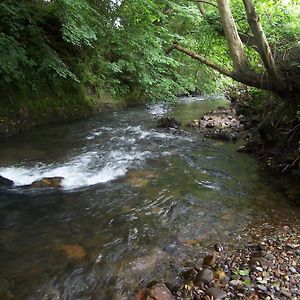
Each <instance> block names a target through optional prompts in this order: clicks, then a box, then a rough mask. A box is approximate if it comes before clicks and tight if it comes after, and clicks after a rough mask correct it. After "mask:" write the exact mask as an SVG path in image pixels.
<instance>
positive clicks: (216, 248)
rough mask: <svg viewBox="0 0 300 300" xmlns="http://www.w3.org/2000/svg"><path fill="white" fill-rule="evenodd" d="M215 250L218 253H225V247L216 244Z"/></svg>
mask: <svg viewBox="0 0 300 300" xmlns="http://www.w3.org/2000/svg"><path fill="white" fill-rule="evenodd" d="M215 250H216V251H217V252H223V251H224V247H223V245H222V244H220V243H216V244H215Z"/></svg>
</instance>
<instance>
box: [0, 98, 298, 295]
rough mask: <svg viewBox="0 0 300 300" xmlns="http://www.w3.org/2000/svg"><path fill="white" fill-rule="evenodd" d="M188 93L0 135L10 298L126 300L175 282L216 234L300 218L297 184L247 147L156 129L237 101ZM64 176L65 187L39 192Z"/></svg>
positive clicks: (234, 238)
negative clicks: (166, 120)
mask: <svg viewBox="0 0 300 300" xmlns="http://www.w3.org/2000/svg"><path fill="white" fill-rule="evenodd" d="M202 100H203V99H201V98H185V99H182V100H181V101H180V102H179V104H178V105H177V106H176V107H173V108H168V107H166V106H164V105H156V106H152V107H148V108H134V109H129V110H126V111H120V112H114V113H105V114H100V115H98V116H96V117H94V118H93V119H90V120H86V121H81V122H76V123H70V124H62V125H55V126H51V127H47V128H39V129H35V130H32V131H30V132H26V133H23V134H21V135H19V136H16V137H12V138H10V139H7V140H4V141H2V142H1V148H0V157H1V161H0V175H2V176H5V177H7V178H10V179H12V180H14V182H15V186H14V187H13V188H10V189H2V190H0V265H1V269H0V296H1V297H0V298H1V299H127V297H128V296H129V295H130V294H131V293H132V291H133V290H134V289H135V288H137V287H138V286H139V285H141V284H142V283H143V282H146V281H149V280H152V279H155V278H160V279H166V280H168V279H170V280H171V279H172V278H173V277H174V276H175V274H177V272H178V271H179V270H180V268H181V267H182V266H183V265H185V264H186V263H188V262H189V261H190V260H195V259H197V256H200V253H202V252H205V251H209V249H211V247H212V246H213V245H214V243H216V242H217V241H221V242H224V243H225V244H226V245H228V247H229V246H230V245H231V246H230V247H234V244H236V243H238V242H239V241H240V243H242V240H243V236H245V235H247V234H249V232H250V233H251V228H252V227H253V226H255V224H257V223H259V222H261V220H264V222H267V221H268V220H274V219H275V218H277V219H280V220H285V219H288V218H291V217H299V216H300V208H299V206H296V201H295V200H297V197H298V196H299V195H298V194H297V190H294V191H293V190H291V186H292V184H291V183H290V182H288V180H283V179H282V178H276V177H270V176H269V175H267V174H266V173H265V172H264V171H263V170H262V169H261V168H260V166H259V164H258V162H257V161H256V160H254V159H253V158H251V157H250V156H248V155H246V154H241V153H238V152H237V151H236V150H237V148H238V147H239V145H237V144H230V143H223V142H218V141H213V140H203V139H202V138H201V137H200V136H199V133H198V132H197V131H195V130H189V131H188V132H172V131H167V130H163V129H157V128H156V126H155V124H156V118H157V115H163V114H166V113H168V111H169V110H172V111H173V113H174V114H175V115H176V116H177V117H178V118H179V119H181V120H182V121H183V122H184V123H187V122H188V121H191V120H192V119H194V118H196V117H198V116H199V115H201V114H203V113H204V112H205V111H208V110H210V109H214V108H215V107H217V106H218V105H220V104H221V105H227V103H226V101H224V100H220V99H219V100H205V101H202ZM51 176H62V177H64V180H63V182H62V189H51V188H48V189H46V188H31V187H29V186H26V185H29V184H30V183H31V182H33V181H34V180H37V179H40V178H42V177H51Z"/></svg>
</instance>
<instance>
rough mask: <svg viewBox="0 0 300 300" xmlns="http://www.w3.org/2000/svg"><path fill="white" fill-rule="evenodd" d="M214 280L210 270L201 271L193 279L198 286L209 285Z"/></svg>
mask: <svg viewBox="0 0 300 300" xmlns="http://www.w3.org/2000/svg"><path fill="white" fill-rule="evenodd" d="M213 279H214V273H213V271H212V270H210V269H203V270H201V271H200V272H199V273H198V275H197V276H196V279H195V284H196V285H199V284H201V283H209V282H211V281H212V280H213Z"/></svg>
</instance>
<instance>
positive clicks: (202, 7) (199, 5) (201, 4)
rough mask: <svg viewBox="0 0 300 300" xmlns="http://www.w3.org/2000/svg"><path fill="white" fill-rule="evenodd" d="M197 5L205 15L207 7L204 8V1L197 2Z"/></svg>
mask: <svg viewBox="0 0 300 300" xmlns="http://www.w3.org/2000/svg"><path fill="white" fill-rule="evenodd" d="M197 5H198V9H199V12H200V14H201V15H202V16H204V15H205V8H204V6H203V3H201V2H197Z"/></svg>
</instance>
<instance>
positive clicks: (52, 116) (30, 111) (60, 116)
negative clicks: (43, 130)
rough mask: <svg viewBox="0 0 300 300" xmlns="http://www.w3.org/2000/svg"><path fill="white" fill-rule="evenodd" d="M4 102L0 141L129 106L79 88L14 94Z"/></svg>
mask: <svg viewBox="0 0 300 300" xmlns="http://www.w3.org/2000/svg"><path fill="white" fill-rule="evenodd" d="M4 100H5V101H4V104H3V105H2V107H1V108H0V138H6V137H9V136H13V135H16V134H18V133H20V132H24V131H27V130H29V129H31V128H35V127H39V126H44V125H47V124H52V123H57V122H69V121H74V120H78V119H82V118H87V117H89V116H92V115H95V114H97V113H100V112H105V111H115V110H120V109H124V108H126V107H127V105H128V103H127V101H126V99H125V98H121V97H112V96H111V95H110V94H109V93H106V92H103V93H101V94H99V93H95V92H92V91H90V90H88V89H78V88H76V89H72V88H68V89H63V90H60V91H57V92H55V93H53V92H51V91H49V94H48V93H46V92H45V93H44V92H43V93H41V94H39V95H37V94H34V95H31V96H30V95H26V96H21V95H14V96H13V97H12V98H7V99H4Z"/></svg>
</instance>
